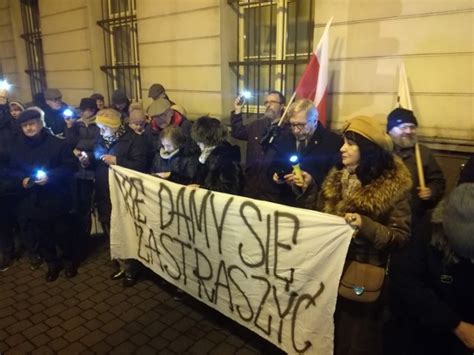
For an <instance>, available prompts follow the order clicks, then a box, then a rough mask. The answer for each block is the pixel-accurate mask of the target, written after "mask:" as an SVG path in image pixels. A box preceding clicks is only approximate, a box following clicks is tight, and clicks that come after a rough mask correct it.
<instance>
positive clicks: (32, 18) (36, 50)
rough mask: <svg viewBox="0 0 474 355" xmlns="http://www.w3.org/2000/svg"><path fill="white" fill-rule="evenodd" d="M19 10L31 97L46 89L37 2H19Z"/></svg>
mask: <svg viewBox="0 0 474 355" xmlns="http://www.w3.org/2000/svg"><path fill="white" fill-rule="evenodd" d="M20 8H21V18H22V21H23V34H22V35H21V38H23V39H24V40H25V46H26V57H27V62H28V69H26V70H25V72H26V73H27V74H28V75H29V78H30V87H31V95H32V96H33V95H35V94H37V93H39V92H43V91H44V90H45V89H46V74H45V70H44V58H43V42H42V40H41V31H40V21H39V20H40V17H39V7H38V0H21V1H20Z"/></svg>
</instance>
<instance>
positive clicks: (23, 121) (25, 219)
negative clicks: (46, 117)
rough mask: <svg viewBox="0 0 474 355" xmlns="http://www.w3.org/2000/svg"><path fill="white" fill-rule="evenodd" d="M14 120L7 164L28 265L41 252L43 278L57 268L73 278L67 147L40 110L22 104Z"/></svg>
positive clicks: (71, 172)
mask: <svg viewBox="0 0 474 355" xmlns="http://www.w3.org/2000/svg"><path fill="white" fill-rule="evenodd" d="M16 122H17V123H18V125H19V126H20V127H21V134H20V135H19V137H18V139H16V140H15V141H14V143H13V144H12V149H11V151H10V157H9V162H10V166H9V169H10V173H11V176H13V177H15V179H16V181H17V186H19V187H20V189H21V192H20V195H19V198H18V209H17V210H18V218H19V223H20V228H21V230H22V231H23V233H24V234H25V241H26V243H25V246H26V248H27V252H28V254H29V257H30V268H32V269H36V268H38V267H39V265H40V263H41V259H40V258H39V254H42V255H41V257H42V258H44V260H45V261H46V263H47V266H48V271H47V273H46V280H47V281H48V282H52V281H55V280H56V279H57V278H58V276H59V273H60V271H61V270H62V269H63V268H64V269H65V271H64V272H65V276H66V277H68V278H69V277H74V276H75V275H76V273H77V263H76V261H77V260H76V258H75V254H74V250H73V247H72V240H71V233H70V225H71V216H70V211H71V209H72V205H71V196H70V181H71V179H72V177H73V175H74V172H75V170H76V163H75V158H74V155H73V154H72V149H71V148H70V147H69V146H68V144H67V143H66V141H65V140H64V139H60V138H58V137H56V136H54V135H52V134H51V133H50V132H49V131H48V130H47V129H46V128H45V127H44V123H43V119H42V111H41V110H40V109H33V108H29V109H26V110H25V111H23V112H22V113H21V114H20V116H19V117H18V118H17V120H16ZM57 248H59V249H60V250H61V256H62V257H61V259H60V258H59V256H58V254H57V252H56V249H57Z"/></svg>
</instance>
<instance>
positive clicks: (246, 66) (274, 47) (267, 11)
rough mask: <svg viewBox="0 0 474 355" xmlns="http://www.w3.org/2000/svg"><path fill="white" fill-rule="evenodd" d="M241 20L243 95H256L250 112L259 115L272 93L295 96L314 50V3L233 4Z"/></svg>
mask: <svg viewBox="0 0 474 355" xmlns="http://www.w3.org/2000/svg"><path fill="white" fill-rule="evenodd" d="M229 3H230V4H231V5H232V6H233V7H234V9H235V10H236V12H237V15H238V16H239V20H238V21H237V23H238V24H237V26H238V28H237V34H238V41H237V43H238V44H237V46H238V48H237V55H238V59H237V61H235V62H231V63H229V65H230V66H232V67H234V68H235V69H236V72H237V74H238V75H237V87H238V90H239V92H242V91H243V90H248V91H250V92H251V93H252V96H253V97H252V99H250V101H249V105H248V109H249V111H250V112H257V113H258V112H259V111H261V110H262V108H261V107H260V106H261V105H262V104H263V102H264V101H265V95H266V93H267V92H268V91H270V90H278V91H281V92H283V93H284V94H286V93H288V94H291V93H292V92H293V90H294V88H295V86H296V84H297V82H298V79H299V78H300V77H301V75H302V73H303V71H304V69H305V67H306V64H307V62H308V59H309V56H310V55H311V52H312V49H313V30H314V0H271V1H265V0H259V1H256V0H229Z"/></svg>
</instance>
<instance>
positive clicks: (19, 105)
mask: <svg viewBox="0 0 474 355" xmlns="http://www.w3.org/2000/svg"><path fill="white" fill-rule="evenodd" d="M8 106H9V107H10V108H11V107H12V106H18V107H19V108H20V110H21V111H25V105H23V104H22V103H21V102H20V101H10V102H9V103H8Z"/></svg>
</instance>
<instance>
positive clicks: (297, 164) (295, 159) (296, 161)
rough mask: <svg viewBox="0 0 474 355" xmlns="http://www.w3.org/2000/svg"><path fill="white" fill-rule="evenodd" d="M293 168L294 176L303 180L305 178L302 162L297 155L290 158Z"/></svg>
mask: <svg viewBox="0 0 474 355" xmlns="http://www.w3.org/2000/svg"><path fill="white" fill-rule="evenodd" d="M290 163H291V167H292V168H293V174H294V175H295V176H296V178H297V179H300V180H302V179H303V177H302V176H301V168H300V162H299V159H298V156H297V155H292V156H291V157H290Z"/></svg>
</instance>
